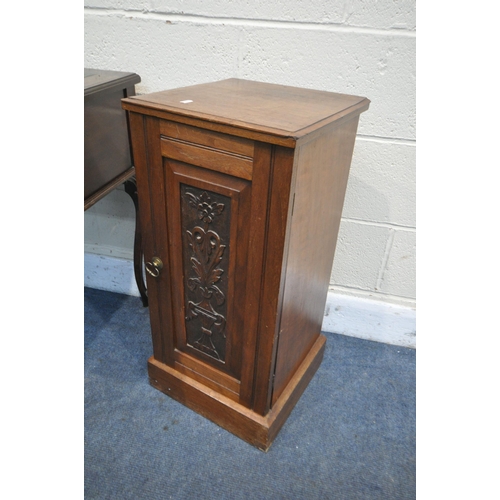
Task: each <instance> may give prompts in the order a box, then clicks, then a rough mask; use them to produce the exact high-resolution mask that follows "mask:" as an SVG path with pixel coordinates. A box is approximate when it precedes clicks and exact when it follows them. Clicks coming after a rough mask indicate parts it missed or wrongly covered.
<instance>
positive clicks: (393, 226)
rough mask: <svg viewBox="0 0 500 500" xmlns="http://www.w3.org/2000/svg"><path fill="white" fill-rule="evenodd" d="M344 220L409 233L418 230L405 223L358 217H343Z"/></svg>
mask: <svg viewBox="0 0 500 500" xmlns="http://www.w3.org/2000/svg"><path fill="white" fill-rule="evenodd" d="M342 221H346V222H355V223H356V224H361V225H365V226H377V227H385V228H387V229H394V230H396V231H407V232H409V233H415V232H416V230H417V228H416V227H415V226H405V225H403V224H395V223H392V222H377V221H373V220H365V219H356V218H353V217H342Z"/></svg>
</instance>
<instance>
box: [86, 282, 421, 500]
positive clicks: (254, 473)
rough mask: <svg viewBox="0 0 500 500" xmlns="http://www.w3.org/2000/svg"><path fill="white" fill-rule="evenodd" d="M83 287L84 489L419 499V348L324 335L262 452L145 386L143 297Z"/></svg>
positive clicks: (307, 499)
mask: <svg viewBox="0 0 500 500" xmlns="http://www.w3.org/2000/svg"><path fill="white" fill-rule="evenodd" d="M84 293H85V498H86V499H89V500H90V499H113V500H115V499H116V500H125V499H134V500H149V499H161V500H166V499H174V500H184V499H189V500H191V499H210V500H212V499H214V500H219V499H221V500H223V499H228V500H229V499H231V500H237V499H245V500H249V499H250V500H251V499H276V500H278V499H283V500H290V499H304V500H314V499H321V500H326V499H335V500H356V499H362V500H372V499H373V500H375V499H377V500H378V499H380V500H392V499H394V500H405V499H414V498H415V496H416V494H415V482H416V480H415V351H414V350H412V349H406V348H402V347H396V346H390V345H386V344H381V343H376V342H370V341H366V340H360V339H355V338H352V337H346V336H342V335H335V334H328V333H327V334H326V336H327V344H326V351H325V357H324V360H323V363H322V365H321V366H320V368H319V370H318V372H317V373H316V375H315V377H314V378H313V380H312V381H311V383H310V384H309V386H308V388H307V389H306V391H305V392H304V394H303V395H302V397H301V399H300V400H299V402H298V403H297V405H296V407H295V408H294V410H293V411H292V413H291V415H290V417H289V418H288V420H287V422H286V423H285V425H284V426H283V428H282V429H281V431H280V433H279V434H278V436H277V438H276V439H275V441H274V443H273V444H272V445H271V448H270V449H269V451H268V452H267V453H264V452H262V451H259V450H257V449H255V448H253V447H252V446H251V445H249V444H247V443H245V442H244V441H242V440H241V439H239V438H237V437H235V436H233V435H232V434H230V433H228V432H227V431H225V430H223V429H221V428H220V427H218V426H217V425H215V424H213V423H211V422H210V421H208V420H206V419H205V418H203V417H201V416H200V415H198V414H196V413H195V412H193V411H191V410H189V409H188V408H186V407H184V406H183V405H181V404H179V403H177V402H176V401H174V400H172V399H170V398H169V397H168V396H166V395H164V394H163V393H161V392H159V391H158V390H156V389H154V388H152V387H151V386H150V385H149V383H148V375H147V366H146V361H147V359H148V357H149V356H150V355H151V354H152V346H151V336H150V330H149V311H148V309H147V308H144V307H142V304H141V301H140V299H139V298H137V297H130V296H126V295H120V294H116V293H111V292H105V291H100V290H95V289H90V288H86V289H85V292H84Z"/></svg>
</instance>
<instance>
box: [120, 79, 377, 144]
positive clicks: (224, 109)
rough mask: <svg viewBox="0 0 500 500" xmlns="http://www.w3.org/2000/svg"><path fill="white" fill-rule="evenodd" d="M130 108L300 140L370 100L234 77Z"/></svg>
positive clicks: (155, 96)
mask: <svg viewBox="0 0 500 500" xmlns="http://www.w3.org/2000/svg"><path fill="white" fill-rule="evenodd" d="M122 103H123V106H124V107H125V109H129V110H131V111H139V112H140V111H141V110H147V111H146V112H147V114H153V115H154V114H155V111H159V112H162V111H163V112H168V113H172V114H178V115H182V116H190V117H194V118H198V119H202V120H207V121H212V122H217V123H223V124H227V125H234V126H236V127H242V128H247V129H253V130H256V131H262V132H268V133H272V134H277V135H283V136H295V137H299V136H301V135H304V134H305V133H307V132H309V131H311V129H314V128H319V127H320V126H322V125H324V124H326V123H330V122H332V121H335V120H336V119H338V118H341V117H343V116H346V115H348V114H353V115H354V114H359V113H361V112H362V111H365V110H366V109H367V108H368V106H369V103H370V101H369V100H368V99H366V98H364V97H359V96H352V95H345V94H337V93H333V92H326V91H320V90H311V89H304V88H298V87H290V86H285V85H277V84H270V83H262V82H255V81H250V80H240V79H236V78H231V79H228V80H222V81H218V82H213V83H205V84H200V85H193V86H189V87H183V88H178V89H172V90H165V91H162V92H155V93H152V94H146V95H140V96H133V97H130V98H127V99H123V100H122Z"/></svg>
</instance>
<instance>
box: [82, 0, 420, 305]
mask: <svg viewBox="0 0 500 500" xmlns="http://www.w3.org/2000/svg"><path fill="white" fill-rule="evenodd" d="M415 42H416V34H415V1H414V0H400V1H397V2H394V1H393V0H379V1H377V2H367V1H365V0H345V1H332V0H320V1H315V2H304V1H299V0H288V1H284V0H277V1H274V2H269V1H264V0H234V1H230V0H225V1H223V0H210V1H201V0H184V1H183V0H150V1H147V0H85V66H86V67H93V68H102V69H110V70H119V71H133V72H135V73H138V74H139V75H140V76H141V78H142V82H141V83H140V84H138V85H137V87H136V90H137V92H138V93H148V92H154V91H159V90H164V89H168V88H175V87H181V86H185V85H192V84H196V83H203V82H208V81H212V80H220V79H223V78H230V77H239V78H249V79H253V80H261V81H266V82H271V83H280V84H288V85H296V86H301V87H307V88H315V89H320V90H329V91H334V92H344V93H350V94H356V95H362V96H366V97H368V98H369V99H370V100H371V101H372V103H371V106H370V109H369V110H368V111H367V112H365V113H363V114H362V115H361V120H360V125H359V129H358V137H357V141H356V146H355V150H354V157H353V163H352V168H351V176H350V179H349V185H348V191H347V195H346V202H345V207H344V212H343V220H342V224H341V229H340V234H339V241H338V246H337V254H336V258H335V264H334V268H333V270H332V280H331V289H332V290H334V291H336V292H340V293H343V294H347V295H354V296H358V297H363V298H366V297H370V298H375V299H379V300H383V301H386V302H391V303H398V304H403V305H410V306H412V305H414V304H415V299H416V295H415V253H416V252H415V237H416V222H415V146H416V143H415ZM133 226H134V212H133V205H132V202H131V200H130V199H129V198H128V195H127V194H126V193H125V192H124V191H123V190H117V191H115V192H114V193H112V194H111V195H109V196H108V197H107V198H105V199H103V200H102V201H100V202H99V203H97V204H96V205H95V206H94V207H92V208H91V209H90V210H88V211H87V212H86V214H85V249H86V251H87V252H90V253H94V254H101V255H114V256H117V257H121V258H125V259H131V258H132V254H133Z"/></svg>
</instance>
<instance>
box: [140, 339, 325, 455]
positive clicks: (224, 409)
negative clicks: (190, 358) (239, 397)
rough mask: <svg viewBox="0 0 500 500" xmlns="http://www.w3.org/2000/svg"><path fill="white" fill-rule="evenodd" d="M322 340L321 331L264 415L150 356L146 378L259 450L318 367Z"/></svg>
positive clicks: (323, 342)
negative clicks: (147, 376)
mask: <svg viewBox="0 0 500 500" xmlns="http://www.w3.org/2000/svg"><path fill="white" fill-rule="evenodd" d="M325 342H326V337H325V336H324V335H320V336H319V337H318V339H317V340H316V342H315V343H314V345H313V347H312V348H311V350H310V351H309V353H308V354H307V356H306V357H305V359H304V361H303V362H302V364H301V365H300V366H299V368H298V370H297V371H296V373H295V375H294V376H293V378H292V379H291V380H290V382H289V383H288V385H287V386H286V388H285V390H284V391H283V393H282V394H281V396H280V397H279V398H278V400H277V401H276V403H275V404H274V405H273V407H272V408H271V410H270V411H269V412H268V413H267V415H265V416H262V415H259V414H257V413H255V412H254V411H252V410H250V409H249V408H246V407H245V406H243V405H241V404H239V403H237V402H235V401H233V400H231V399H229V398H227V397H226V396H223V395H222V394H219V393H218V392H216V391H214V390H213V389H210V388H209V387H207V386H205V385H203V384H202V383H200V382H198V381H196V380H193V379H192V378H190V377H188V376H186V375H184V374H183V373H180V372H178V371H177V370H175V369H174V368H172V367H170V366H168V365H165V364H163V363H160V362H159V361H157V360H155V359H154V358H153V357H151V358H150V359H149V361H148V372H149V381H150V383H151V385H152V386H153V387H155V388H156V389H159V390H160V391H162V392H164V393H165V394H167V395H168V396H170V397H172V398H173V399H175V400H176V401H179V403H182V404H183V405H185V406H187V407H188V408H191V409H192V410H194V411H196V412H197V413H199V414H200V415H203V416H204V417H206V418H208V419H209V420H211V421H212V422H214V423H216V424H217V425H219V426H221V427H222V428H224V429H226V430H227V431H229V432H231V433H233V434H235V435H236V436H238V437H239V438H241V439H243V440H244V441H246V442H248V443H250V444H251V445H253V446H255V447H257V448H259V449H260V450H263V451H267V450H268V449H269V447H270V446H271V443H272V442H273V440H274V438H275V437H276V435H277V434H278V432H279V430H280V429H281V427H282V426H283V424H284V423H285V421H286V419H287V418H288V416H289V415H290V413H291V411H292V409H293V407H294V406H295V404H296V403H297V401H298V399H299V398H300V396H301V394H302V393H303V392H304V390H305V389H306V387H307V385H308V384H309V381H310V380H311V378H312V377H313V375H314V374H315V373H316V370H317V369H318V368H319V365H320V364H321V361H322V359H323V353H324V350H325Z"/></svg>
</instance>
